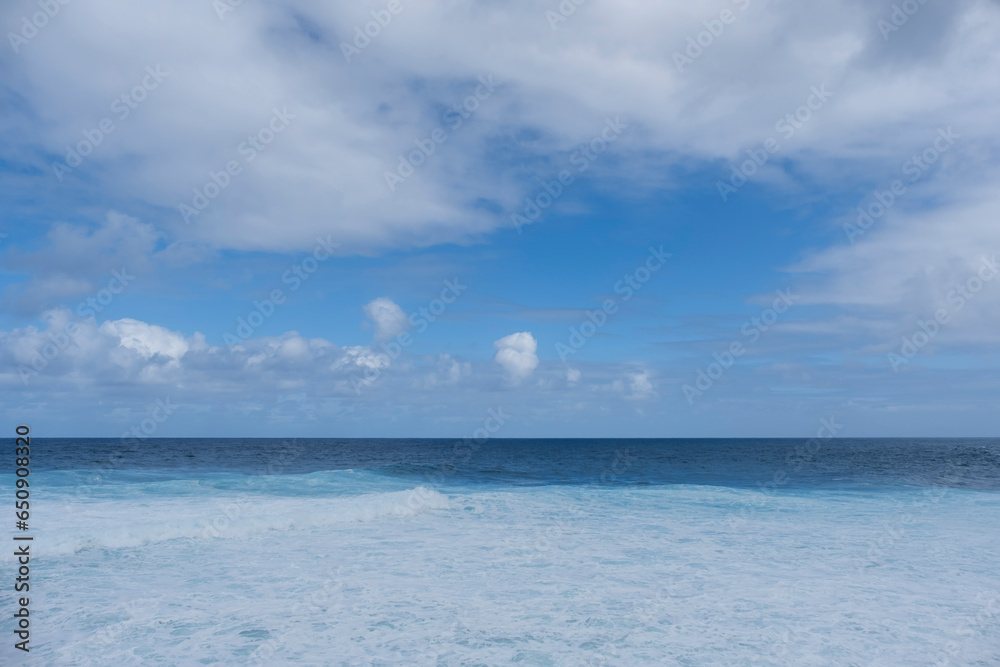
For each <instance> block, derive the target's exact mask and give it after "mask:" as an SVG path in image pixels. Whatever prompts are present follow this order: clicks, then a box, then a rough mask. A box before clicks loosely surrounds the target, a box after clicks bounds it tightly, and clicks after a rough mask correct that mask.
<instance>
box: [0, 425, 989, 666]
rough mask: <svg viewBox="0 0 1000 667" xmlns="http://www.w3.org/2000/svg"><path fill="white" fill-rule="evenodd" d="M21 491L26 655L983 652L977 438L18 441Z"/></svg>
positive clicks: (110, 659) (981, 455) (774, 658)
mask: <svg viewBox="0 0 1000 667" xmlns="http://www.w3.org/2000/svg"><path fill="white" fill-rule="evenodd" d="M12 448H13V442H12V441H6V442H4V445H3V451H4V452H5V454H6V455H7V460H11V459H12V454H13V452H12ZM13 480H14V478H13V475H11V474H9V473H8V474H5V475H4V476H3V477H0V481H2V488H0V493H2V494H4V497H11V498H12V496H13ZM31 480H32V493H33V495H32V499H33V507H32V510H33V513H32V522H33V532H34V534H35V535H36V539H35V543H34V548H35V554H36V555H35V561H34V567H33V575H34V573H35V572H37V573H38V574H37V576H38V578H39V579H38V580H39V582H40V583H39V584H38V588H37V590H33V595H34V596H35V597H34V599H33V603H32V604H33V613H34V614H35V615H36V616H37V619H36V625H35V627H36V628H37V634H36V635H35V636H36V638H37V642H38V644H37V645H38V648H37V650H36V652H33V654H32V658H33V659H35V660H36V661H37V662H38V664H90V663H93V664H115V665H118V664H282V663H304V664H351V665H353V664H386V665H388V664H427V665H464V664H469V665H473V664H484V665H492V664H506V663H509V662H514V663H517V664H527V665H563V664H567V665H588V664H593V665H613V664H615V665H617V664H621V665H635V664H683V665H704V664H726V665H767V664H775V665H778V664H809V665H824V664H827V665H908V664H913V665H917V664H920V665H927V664H956V665H957V664H970V665H993V664H1000V640H998V637H1000V574H998V572H1000V569H998V567H997V563H1000V440H996V439H992V440H990V439H936V440H930V439H926V440H925V439H919V440H912V439H850V440H846V439H813V440H791V439H789V440H773V439H771V440H768V439H745V440H501V439H483V440H482V441H479V442H476V441H470V440H419V439H413V440H360V439H354V440H339V439H300V440H275V439H155V440H147V441H142V442H140V441H123V440H120V439H33V440H32V473H31ZM7 561H8V562H10V559H9V557H8V559H7ZM8 602H9V594H7V597H5V598H4V604H8ZM12 629H13V626H12V624H11V622H10V621H9V620H5V621H3V623H2V624H0V630H2V631H3V632H4V634H9V630H12ZM4 650H7V649H6V648H5V649H4ZM88 661H89V662H88Z"/></svg>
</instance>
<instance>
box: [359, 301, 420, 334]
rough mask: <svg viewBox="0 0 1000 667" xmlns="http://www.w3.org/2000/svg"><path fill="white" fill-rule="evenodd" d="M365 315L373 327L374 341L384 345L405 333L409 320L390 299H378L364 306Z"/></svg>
mask: <svg viewBox="0 0 1000 667" xmlns="http://www.w3.org/2000/svg"><path fill="white" fill-rule="evenodd" d="M365 315H367V316H368V319H370V320H371V321H372V323H373V324H374V325H375V341H376V342H378V343H384V342H386V341H388V340H390V339H392V338H395V337H396V336H398V335H399V334H401V333H403V332H404V331H406V330H407V329H408V328H409V326H410V320H409V319H408V318H407V317H406V313H404V312H403V309H402V308H400V307H399V306H398V305H396V303H395V302H394V301H393V300H392V299H388V298H386V297H379V298H377V299H375V300H373V301H371V302H370V303H368V305H366V306H365Z"/></svg>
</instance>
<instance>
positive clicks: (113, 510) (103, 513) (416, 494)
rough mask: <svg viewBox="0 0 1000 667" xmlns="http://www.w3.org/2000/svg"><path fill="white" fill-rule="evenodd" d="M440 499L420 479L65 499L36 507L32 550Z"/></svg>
mask: <svg viewBox="0 0 1000 667" xmlns="http://www.w3.org/2000/svg"><path fill="white" fill-rule="evenodd" d="M448 506H449V505H448V499H447V497H445V496H443V495H442V494H440V493H439V492H437V491H434V490H432V489H428V488H426V487H423V486H419V487H416V488H414V489H410V490H407V491H394V492H388V493H370V494H363V495H358V496H347V497H336V498H323V497H310V496H304V497H296V498H274V497H269V496H263V495H258V494H243V495H232V496H219V495H213V496H211V497H207V498H204V499H201V498H198V497H197V496H186V497H182V498H164V499H159V500H156V501H148V500H147V501H144V502H141V503H139V504H135V503H134V502H132V501H125V500H114V501H100V502H90V503H85V504H78V505H73V506H69V507H70V508H71V511H70V513H69V514H68V515H65V516H64V517H63V519H62V520H59V519H57V518H56V517H51V518H50V517H47V516H45V515H44V513H40V514H39V517H38V518H39V520H38V525H39V526H42V528H41V529H40V530H39V531H38V532H37V533H36V537H35V547H36V550H37V553H38V554H39V555H40V556H43V557H44V556H46V555H65V554H71V553H76V552H78V551H80V550H83V549H122V548H134V547H139V546H143V545H148V544H155V543H158V542H164V541H167V540H176V539H184V538H187V539H215V538H247V537H250V536H253V535H257V534H259V533H263V532H266V531H294V530H304V529H309V528H318V527H322V526H331V525H335V524H341V523H349V522H355V521H377V520H380V519H391V518H402V517H410V516H414V515H416V514H419V513H421V512H426V511H430V510H440V509H447V508H448Z"/></svg>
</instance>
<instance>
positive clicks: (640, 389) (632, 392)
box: [628, 371, 656, 400]
mask: <svg viewBox="0 0 1000 667" xmlns="http://www.w3.org/2000/svg"><path fill="white" fill-rule="evenodd" d="M628 380H629V383H628V386H629V396H628V397H629V398H631V399H635V400H642V399H646V398H651V397H653V396H655V395H656V390H655V389H654V388H653V383H652V382H650V379H649V371H642V372H641V373H629V375H628Z"/></svg>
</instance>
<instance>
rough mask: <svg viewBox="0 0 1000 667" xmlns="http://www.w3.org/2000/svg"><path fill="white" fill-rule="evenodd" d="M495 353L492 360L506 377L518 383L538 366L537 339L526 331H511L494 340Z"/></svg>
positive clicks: (513, 382)
mask: <svg viewBox="0 0 1000 667" xmlns="http://www.w3.org/2000/svg"><path fill="white" fill-rule="evenodd" d="M493 347H495V348H496V350H497V353H496V355H495V356H494V357H493V360H494V361H496V362H497V363H498V364H500V367H501V368H502V369H503V370H504V373H505V374H506V376H507V379H508V380H510V382H511V383H512V384H519V383H520V382H521V381H523V380H524V379H526V378H527V377H528V376H530V375H531V374H532V372H534V370H535V368H536V367H537V366H538V355H537V354H536V352H537V350H538V341H536V340H535V337H534V336H532V335H531V333H529V332H527V331H521V332H518V333H512V334H510V335H509V336H504V337H503V338H501V339H500V340H497V341H494V343H493Z"/></svg>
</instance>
